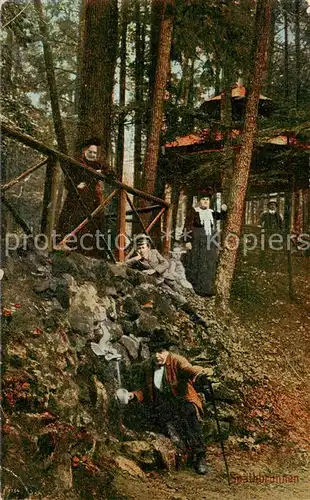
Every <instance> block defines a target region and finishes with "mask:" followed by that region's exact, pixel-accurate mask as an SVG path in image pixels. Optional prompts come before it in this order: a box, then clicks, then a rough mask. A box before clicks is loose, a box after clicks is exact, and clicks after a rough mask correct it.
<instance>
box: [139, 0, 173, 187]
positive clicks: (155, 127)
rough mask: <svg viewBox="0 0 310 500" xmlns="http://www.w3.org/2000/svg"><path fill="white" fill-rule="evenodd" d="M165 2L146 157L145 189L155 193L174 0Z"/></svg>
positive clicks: (165, 0)
mask: <svg viewBox="0 0 310 500" xmlns="http://www.w3.org/2000/svg"><path fill="white" fill-rule="evenodd" d="M163 3H164V11H163V16H162V21H161V27H160V36H159V48H158V57H157V65H156V78H155V86H154V92H153V105H152V115H151V127H150V134H149V137H148V142H147V149H146V155H145V159H144V190H145V191H146V192H147V193H154V190H155V183H156V174H157V161H158V153H159V144H160V132H161V128H162V121H163V109H164V97H165V90H166V81H167V75H168V71H169V65H170V50H171V41H172V29H173V15H174V0H164V2H163Z"/></svg>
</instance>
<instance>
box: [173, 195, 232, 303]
mask: <svg viewBox="0 0 310 500" xmlns="http://www.w3.org/2000/svg"><path fill="white" fill-rule="evenodd" d="M210 206H211V191H210V190H208V191H207V190H206V191H200V192H199V194H198V205H197V206H196V207H191V208H190V210H189V212H188V214H187V217H186V220H185V225H184V230H183V239H184V242H185V247H186V248H187V250H188V252H187V256H186V277H187V279H188V281H189V282H190V283H191V284H192V285H193V288H194V290H195V292H196V293H197V294H198V295H201V296H203V297H205V296H212V295H214V277H215V272H216V261H217V255H218V246H217V244H216V242H217V241H218V237H216V227H215V221H216V220H223V219H224V218H225V216H226V211H227V206H226V205H222V207H221V212H216V211H214V210H212V209H211V208H210Z"/></svg>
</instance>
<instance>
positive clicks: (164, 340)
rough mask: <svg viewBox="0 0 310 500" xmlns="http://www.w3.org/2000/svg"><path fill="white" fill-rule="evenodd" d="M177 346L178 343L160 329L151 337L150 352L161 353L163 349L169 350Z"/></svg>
mask: <svg viewBox="0 0 310 500" xmlns="http://www.w3.org/2000/svg"><path fill="white" fill-rule="evenodd" d="M173 345H176V342H175V341H174V340H173V339H172V338H171V337H170V335H169V334H168V333H167V332H166V330H164V329H163V328H158V329H157V330H155V331H154V332H153V333H152V335H151V336H150V340H149V343H148V346H149V349H150V352H156V351H161V350H163V349H169V347H171V346H173Z"/></svg>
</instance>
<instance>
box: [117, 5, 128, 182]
mask: <svg viewBox="0 0 310 500" xmlns="http://www.w3.org/2000/svg"><path fill="white" fill-rule="evenodd" d="M127 26H128V0H123V2H122V23H121V48H120V77H119V107H120V112H119V118H118V131H117V132H118V133H117V147H116V175H117V178H118V179H119V180H120V181H121V180H122V178H123V165H124V146H125V104H126V57H127Z"/></svg>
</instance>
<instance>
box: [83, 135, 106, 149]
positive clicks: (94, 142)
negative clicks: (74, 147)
mask: <svg viewBox="0 0 310 500" xmlns="http://www.w3.org/2000/svg"><path fill="white" fill-rule="evenodd" d="M89 146H101V140H100V139H99V137H88V138H87V139H85V140H82V141H81V142H80V143H79V144H78V147H79V149H85V148H89Z"/></svg>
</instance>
